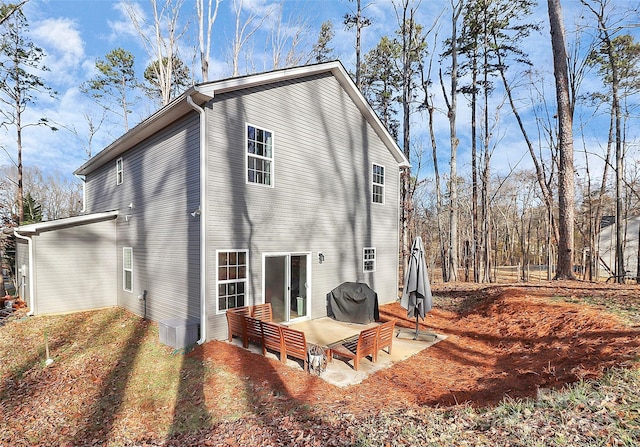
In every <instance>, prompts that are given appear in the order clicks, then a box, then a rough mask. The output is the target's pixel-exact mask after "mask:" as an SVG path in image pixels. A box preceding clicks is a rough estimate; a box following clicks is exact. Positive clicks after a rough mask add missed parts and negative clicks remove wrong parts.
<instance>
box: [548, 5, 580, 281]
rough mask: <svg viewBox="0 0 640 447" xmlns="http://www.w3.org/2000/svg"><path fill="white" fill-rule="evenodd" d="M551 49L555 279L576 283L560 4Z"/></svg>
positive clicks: (553, 14) (552, 12)
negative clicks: (556, 161)
mask: <svg viewBox="0 0 640 447" xmlns="http://www.w3.org/2000/svg"><path fill="white" fill-rule="evenodd" d="M548 6H549V23H550V25H551V46H552V49H553V73H554V77H555V80H556V99H557V102H558V134H559V140H560V142H559V152H560V163H559V166H558V206H559V212H558V236H559V239H558V253H557V256H558V262H557V267H556V275H555V279H575V276H574V274H573V233H574V230H573V221H574V212H575V210H574V207H575V191H574V165H573V130H572V122H573V117H572V116H571V102H570V98H569V78H568V69H567V47H566V42H565V33H564V25H563V23H562V7H561V6H560V0H548Z"/></svg>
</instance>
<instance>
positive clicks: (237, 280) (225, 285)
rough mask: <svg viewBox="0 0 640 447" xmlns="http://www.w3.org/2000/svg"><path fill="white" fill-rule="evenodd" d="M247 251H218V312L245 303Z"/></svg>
mask: <svg viewBox="0 0 640 447" xmlns="http://www.w3.org/2000/svg"><path fill="white" fill-rule="evenodd" d="M246 292H247V251H246V250H229V251H219V252H218V312H223V311H225V310H227V309H233V308H234V307H242V306H244V305H245V302H246V300H245V296H246Z"/></svg>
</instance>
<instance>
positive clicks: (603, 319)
mask: <svg viewBox="0 0 640 447" xmlns="http://www.w3.org/2000/svg"><path fill="white" fill-rule="evenodd" d="M629 287H637V286H615V287H610V286H608V285H596V284H591V283H576V282H568V283H565V282H563V283H560V282H553V283H547V284H546V285H526V286H523V285H517V286H504V287H497V286H492V287H481V286H477V285H468V286H465V285H462V286H461V285H460V284H456V285H454V286H447V285H434V286H433V293H434V296H435V297H436V298H435V300H434V308H433V309H432V311H431V312H430V313H429V314H428V316H427V318H426V320H425V321H424V323H423V324H422V325H421V326H422V329H425V330H432V331H435V332H438V333H442V334H446V335H447V336H448V338H447V339H446V340H443V341H441V342H439V343H437V344H435V345H434V346H432V347H430V348H429V349H426V350H424V351H422V352H420V353H418V354H416V355H415V356H413V357H411V358H409V359H407V360H405V361H403V362H401V363H399V364H396V365H394V366H392V367H391V368H389V369H387V370H384V371H382V372H379V373H377V374H374V375H373V376H371V377H369V378H368V379H366V380H365V381H364V382H363V383H361V384H359V385H355V386H352V387H348V388H337V387H335V386H332V385H330V384H328V383H326V382H324V381H323V380H321V379H319V378H317V377H313V376H310V375H307V374H304V373H303V372H302V371H292V370H291V368H289V367H286V366H283V365H281V364H280V363H278V362H277V361H275V360H273V361H264V362H256V361H252V357H250V356H252V355H255V354H251V353H249V352H247V351H245V350H243V349H240V348H238V347H236V346H235V345H231V344H228V343H224V342H210V343H207V344H206V345H204V346H203V347H200V348H198V349H197V350H196V351H195V352H194V353H193V354H192V355H197V356H202V357H204V358H206V359H208V360H211V361H213V363H215V364H225V365H227V366H228V367H229V370H231V371H238V372H239V374H241V375H243V376H244V377H246V378H247V379H248V380H249V381H251V382H252V383H258V384H260V383H262V384H265V386H266V387H267V388H268V390H269V392H270V393H276V394H278V395H281V396H283V398H282V400H283V405H285V406H286V405H287V402H289V403H290V404H292V405H300V404H301V403H309V404H312V405H314V406H316V408H318V407H320V408H323V409H324V410H328V411H331V410H332V409H335V410H339V411H340V412H342V413H344V412H351V413H354V414H359V413H363V414H364V413H370V412H377V411H379V410H380V409H383V408H384V409H392V408H396V407H398V408H399V407H403V408H406V407H410V406H412V405H418V406H450V405H455V404H461V403H469V404H471V405H474V406H485V405H491V404H495V403H497V402H499V401H501V400H502V399H503V398H504V397H505V396H507V395H508V396H510V397H513V398H520V397H529V396H532V397H533V396H536V394H537V392H538V390H539V389H547V388H559V387H562V386H563V385H565V384H568V383H572V382H575V381H577V380H579V379H582V378H586V379H590V378H597V377H600V376H601V375H602V373H603V372H604V371H605V370H606V369H608V368H610V367H612V366H619V365H624V364H626V363H627V362H628V361H630V360H631V359H632V358H634V357H636V356H637V355H638V353H640V337H638V335H640V331H639V330H638V327H634V326H630V325H628V324H624V323H623V322H622V321H621V320H620V319H619V318H618V317H616V316H613V315H611V314H609V313H605V312H603V306H605V305H606V300H607V297H608V296H614V295H615V294H620V295H622V296H624V297H625V298H624V299H629V298H627V297H628V296H631V297H633V296H634V295H635V294H634V293H633V292H632V293H630V290H628V288H629ZM634 290H637V288H636V289H634ZM575 294H579V295H585V294H586V295H593V296H595V297H597V298H598V299H599V300H602V302H603V303H605V304H600V305H596V306H585V305H583V304H574V303H571V302H567V301H566V299H569V300H570V298H571V297H572V296H573V295H575ZM554 296H560V297H564V300H563V299H557V300H553V301H550V300H549V298H551V297H554ZM631 299H633V298H631ZM638 301H640V299H638ZM380 316H381V319H382V320H387V319H392V318H395V319H397V320H398V324H399V325H400V326H406V327H412V325H414V323H413V322H412V321H410V320H408V319H407V318H406V310H405V309H403V308H402V307H400V305H399V304H398V303H394V304H389V305H384V306H381V309H380ZM247 365H250V367H247ZM267 384H268V385H267ZM362 396H366V399H363V398H362Z"/></svg>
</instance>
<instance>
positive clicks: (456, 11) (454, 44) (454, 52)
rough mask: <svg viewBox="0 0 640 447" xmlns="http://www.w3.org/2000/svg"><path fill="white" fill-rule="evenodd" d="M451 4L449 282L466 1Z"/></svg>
mask: <svg viewBox="0 0 640 447" xmlns="http://www.w3.org/2000/svg"><path fill="white" fill-rule="evenodd" d="M450 2H451V39H450V45H451V47H450V49H449V54H450V57H451V73H450V76H451V83H450V87H449V93H447V89H446V87H445V85H444V81H443V80H442V73H440V84H441V85H442V92H443V94H444V98H445V103H446V106H447V116H448V118H449V140H450V145H451V158H450V161H449V268H448V271H449V278H448V280H449V281H457V279H458V266H459V257H458V219H459V203H458V145H459V144H460V140H459V139H458V135H457V127H456V117H457V113H458V100H457V95H458V20H459V19H460V14H461V13H462V7H463V3H464V2H463V1H462V0H450Z"/></svg>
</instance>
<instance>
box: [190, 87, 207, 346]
mask: <svg viewBox="0 0 640 447" xmlns="http://www.w3.org/2000/svg"><path fill="white" fill-rule="evenodd" d="M195 92H197V88H196V89H195V91H194V93H195ZM212 93H213V92H212ZM211 96H213V94H212V95H211ZM187 104H189V106H190V107H191V108H192V109H194V110H195V111H196V112H198V113H199V114H200V215H199V216H198V217H199V218H200V340H198V342H197V343H198V344H199V345H201V344H203V343H204V342H206V341H207V250H206V249H207V229H206V222H207V219H206V216H207V200H206V199H207V168H208V165H207V159H208V157H207V139H206V137H207V120H206V112H205V110H204V109H203V108H202V107H200V106H199V105H197V104H196V103H195V102H194V101H193V98H191V94H189V95H187Z"/></svg>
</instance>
